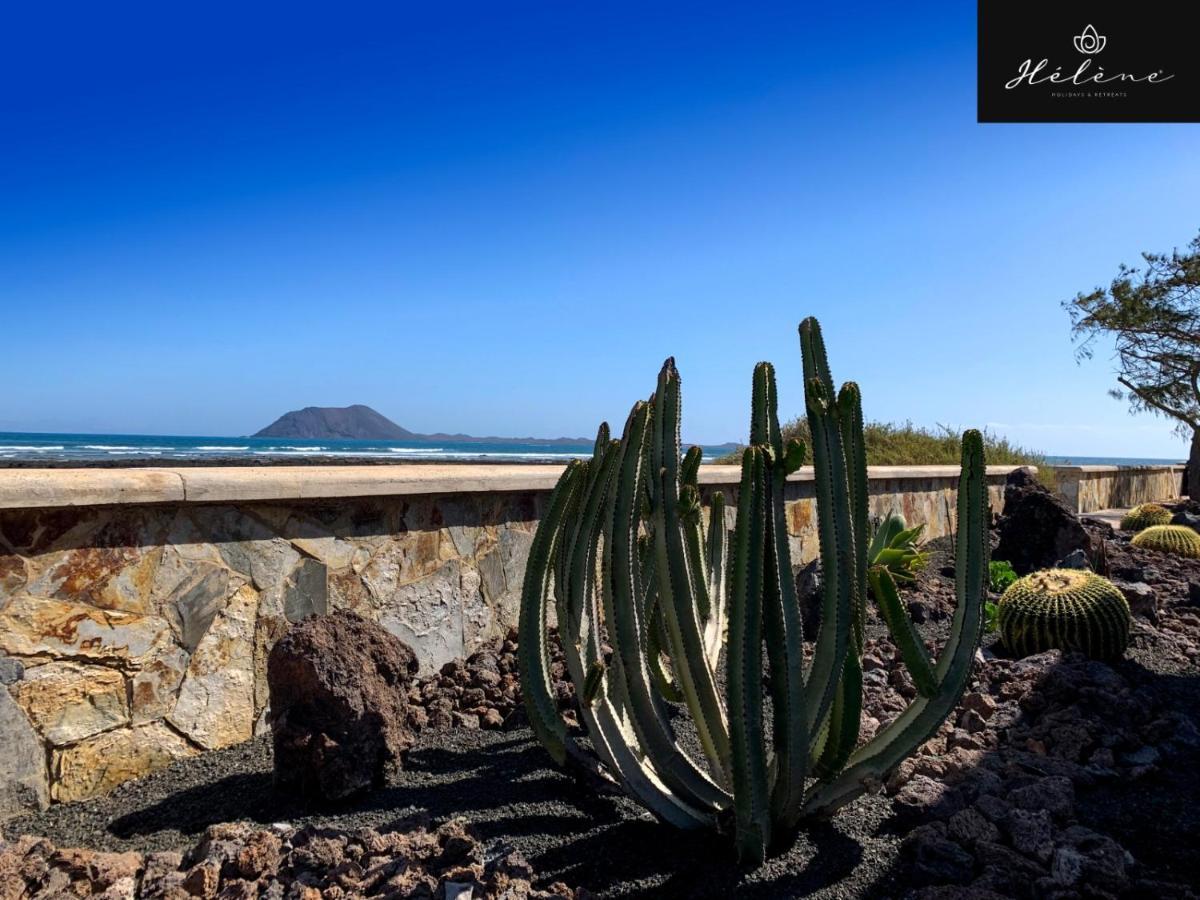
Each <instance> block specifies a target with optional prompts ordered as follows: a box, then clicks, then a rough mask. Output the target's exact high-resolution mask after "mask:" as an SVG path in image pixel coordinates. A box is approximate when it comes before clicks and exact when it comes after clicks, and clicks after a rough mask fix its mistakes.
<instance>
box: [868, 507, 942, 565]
mask: <svg viewBox="0 0 1200 900" xmlns="http://www.w3.org/2000/svg"><path fill="white" fill-rule="evenodd" d="M924 530H925V526H924V525H923V524H922V525H917V526H915V527H913V528H909V527H908V523H906V522H905V521H904V516H902V515H900V514H899V513H888V514H887V516H885V517H884V519H883V521H882V522H880V523H879V525H877V526H876V528H875V533H874V534H873V535H872V536H871V544H870V546H869V547H868V548H867V565H868V566H883V567H885V568H886V569H887V570H888V571H889V572H891V573H892V577H893V578H894V579H896V580H897V581H912V580H913V579H914V578H915V577H916V573H917V572H919V571H920V570H921V569H923V568H925V565H926V563H927V562H928V561H929V554H928V553H924V552H922V550H921V544H920V541H921V532H922V531H924Z"/></svg>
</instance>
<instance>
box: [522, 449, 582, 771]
mask: <svg viewBox="0 0 1200 900" xmlns="http://www.w3.org/2000/svg"><path fill="white" fill-rule="evenodd" d="M582 473H583V463H581V462H578V461H574V462H572V463H570V464H569V465H568V466H567V469H566V471H565V472H563V474H562V477H561V478H559V480H558V484H557V485H555V487H554V490H553V492H552V493H551V494H550V501H549V505H548V507H547V510H546V515H545V517H544V518H543V519H542V522H541V525H540V526H539V527H538V530H537V534H536V535H534V538H533V543H532V545H531V546H530V548H529V562H528V564H527V565H526V568H525V581H524V584H523V586H522V589H521V616H520V620H519V622H518V647H517V657H518V665H519V668H520V673H521V687H522V694H523V695H524V698H525V709H526V711H527V713H528V715H529V722H530V725H531V726H532V728H533V732H534V734H535V735H537V738H538V740H539V741H541V742H542V745H543V746H544V747H545V748H546V749H547V750H548V751H549V752H550V755H551V756H552V757H554V761H555V762H557V763H558V764H559V765H565V763H566V761H567V742H568V741H569V740H570V739H569V738H568V736H567V728H566V725H565V724H564V723H563V720H562V717H561V716H560V715H559V714H558V706H557V705H556V704H555V702H554V691H553V687H552V686H551V681H550V669H549V665H550V650H549V647H548V646H547V641H546V639H547V632H546V610H547V606H548V601H549V595H550V587H551V580H552V572H553V570H554V567H555V554H556V551H557V549H558V542H559V539H560V537H561V534H562V524H563V514H564V512H565V511H566V508H567V506H568V504H569V501H570V499H571V497H572V495H573V494H574V493H575V491H576V490H577V488H578V486H579V480H580V476H581V475H582Z"/></svg>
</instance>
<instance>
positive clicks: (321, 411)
mask: <svg viewBox="0 0 1200 900" xmlns="http://www.w3.org/2000/svg"><path fill="white" fill-rule="evenodd" d="M253 437H273V438H306V439H310V440H311V439H317V440H322V439H323V440H348V441H458V442H460V443H481V444H482V443H487V444H579V443H587V441H588V439H587V438H567V437H562V438H504V437H473V436H472V435H469V434H444V433H442V432H438V433H437V434H417V433H416V432H413V431H409V430H408V429H407V428H401V427H400V426H399V425H397V424H396V423H395V422H393V421H392V420H391V419H389V418H388V417H387V416H384V415H381V414H380V413H377V412H376V411H375V410H373V409H371V407H369V406H363V405H361V404H356V405H355V406H306V407H305V408H304V409H296V410H293V411H292V412H289V413H284V414H283V415H282V416H280V417H279V418H278V419H276V420H275V421H274V422H272V423H271V424H270V425H268V426H267V427H266V428H264V429H262V431H259V432H256V433H255V434H254V435H253Z"/></svg>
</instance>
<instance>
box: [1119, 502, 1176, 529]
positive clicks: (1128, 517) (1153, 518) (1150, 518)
mask: <svg viewBox="0 0 1200 900" xmlns="http://www.w3.org/2000/svg"><path fill="white" fill-rule="evenodd" d="M1170 521H1171V511H1170V510H1169V509H1167V508H1166V507H1165V506H1159V505H1158V504H1157V503H1143V504H1142V505H1141V506H1135V507H1134V508H1133V509H1131V510H1130V511H1129V512H1127V513H1126V514H1125V516H1124V517H1123V518H1122V519H1121V530H1122V531H1141V530H1143V529H1145V528H1150V527H1151V526H1152V525H1167V524H1170Z"/></svg>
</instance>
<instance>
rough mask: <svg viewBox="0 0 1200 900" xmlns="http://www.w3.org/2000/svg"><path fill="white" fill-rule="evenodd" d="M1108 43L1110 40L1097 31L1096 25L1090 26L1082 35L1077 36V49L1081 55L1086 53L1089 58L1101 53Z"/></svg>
mask: <svg viewBox="0 0 1200 900" xmlns="http://www.w3.org/2000/svg"><path fill="white" fill-rule="evenodd" d="M1107 43H1108V38H1106V37H1105V36H1104V35H1102V34H1099V33H1098V32H1097V31H1096V26H1095V25H1088V27H1087V28H1085V29H1083V33H1082V34H1077V35H1075V49H1076V50H1078V51H1079V52H1080V53H1086V54H1087V55H1088V56H1091V55H1092V54H1094V53H1099V52H1100V51H1101V50H1103V49H1104V45H1105V44H1107Z"/></svg>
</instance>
